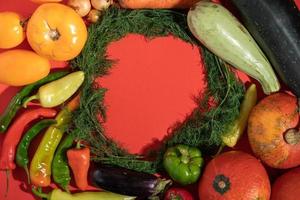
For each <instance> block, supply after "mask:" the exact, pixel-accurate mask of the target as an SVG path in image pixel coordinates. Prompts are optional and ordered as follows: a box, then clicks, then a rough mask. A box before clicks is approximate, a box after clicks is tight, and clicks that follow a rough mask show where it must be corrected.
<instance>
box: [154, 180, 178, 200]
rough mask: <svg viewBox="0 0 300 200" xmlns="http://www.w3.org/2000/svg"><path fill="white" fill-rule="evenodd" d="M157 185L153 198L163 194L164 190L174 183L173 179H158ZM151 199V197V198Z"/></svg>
mask: <svg viewBox="0 0 300 200" xmlns="http://www.w3.org/2000/svg"><path fill="white" fill-rule="evenodd" d="M157 182H158V183H157V185H156V187H155V191H154V193H153V194H152V196H151V198H152V199H153V198H154V199H155V198H156V197H157V195H159V194H161V193H162V192H164V191H165V190H167V189H168V186H170V185H171V184H172V181H171V180H165V179H158V181H157ZM149 199H150V198H149Z"/></svg>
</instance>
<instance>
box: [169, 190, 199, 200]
mask: <svg viewBox="0 0 300 200" xmlns="http://www.w3.org/2000/svg"><path fill="white" fill-rule="evenodd" d="M165 200H194V198H193V196H192V195H191V193H189V192H188V191H187V190H185V189H182V188H171V189H169V190H168V191H167V192H166V195H165Z"/></svg>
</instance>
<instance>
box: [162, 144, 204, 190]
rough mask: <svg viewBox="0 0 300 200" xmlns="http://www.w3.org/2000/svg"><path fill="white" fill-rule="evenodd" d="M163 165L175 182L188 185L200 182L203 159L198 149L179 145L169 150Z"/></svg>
mask: <svg viewBox="0 0 300 200" xmlns="http://www.w3.org/2000/svg"><path fill="white" fill-rule="evenodd" d="M163 165H164V168H165V169H166V171H167V172H168V174H169V175H170V177H171V178H172V179H173V180H174V181H176V182H178V183H180V184H182V185H188V184H192V183H195V182H196V181H197V180H198V178H199V176H200V173H201V167H202V166H203V158H202V154H201V152H200V150H199V149H198V148H196V147H189V146H186V145H181V144H179V145H177V146H174V147H170V148H169V149H167V151H166V152H165V154H164V159H163Z"/></svg>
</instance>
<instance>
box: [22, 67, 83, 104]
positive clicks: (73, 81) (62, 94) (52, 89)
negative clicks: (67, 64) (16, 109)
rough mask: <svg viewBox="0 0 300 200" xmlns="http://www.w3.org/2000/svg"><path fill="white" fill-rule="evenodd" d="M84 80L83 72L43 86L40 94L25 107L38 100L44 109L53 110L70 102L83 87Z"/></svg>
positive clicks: (32, 97)
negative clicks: (67, 101)
mask: <svg viewBox="0 0 300 200" xmlns="http://www.w3.org/2000/svg"><path fill="white" fill-rule="evenodd" d="M83 80H84V73H83V72H82V71H77V72H73V73H71V74H68V75H67V76H65V77H63V78H60V79H58V80H56V81H53V82H51V83H48V84H46V85H43V86H42V87H40V88H39V90H38V93H37V94H36V95H33V96H31V97H29V98H28V99H27V100H26V101H25V102H24V107H26V106H27V103H28V102H30V101H31V100H34V99H38V100H39V101H40V104H41V106H42V107H45V108H51V107H55V106H58V105H60V104H62V103H64V102H65V101H66V100H68V99H69V98H70V97H71V96H72V95H73V94H74V93H75V92H76V91H77V90H78V89H79V87H80V86H81V84H82V83H83Z"/></svg>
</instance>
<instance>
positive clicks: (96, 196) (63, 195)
mask: <svg viewBox="0 0 300 200" xmlns="http://www.w3.org/2000/svg"><path fill="white" fill-rule="evenodd" d="M32 191H33V193H34V194H35V195H37V196H39V197H41V198H43V199H47V200H132V199H135V197H130V196H125V195H120V194H115V193H111V192H81V193H76V194H70V193H67V192H63V191H61V190H60V189H54V190H53V191H52V192H51V193H49V194H43V193H39V192H37V191H36V190H32Z"/></svg>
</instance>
